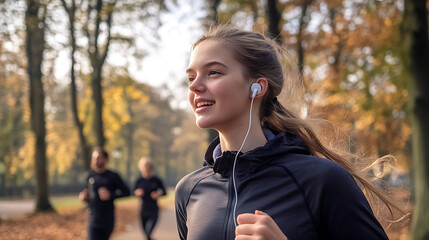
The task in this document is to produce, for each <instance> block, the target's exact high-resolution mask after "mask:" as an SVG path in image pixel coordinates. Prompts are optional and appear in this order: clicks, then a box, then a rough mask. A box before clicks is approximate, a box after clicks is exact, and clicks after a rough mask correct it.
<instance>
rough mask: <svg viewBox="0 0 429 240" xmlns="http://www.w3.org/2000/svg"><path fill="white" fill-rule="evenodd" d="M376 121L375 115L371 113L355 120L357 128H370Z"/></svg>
mask: <svg viewBox="0 0 429 240" xmlns="http://www.w3.org/2000/svg"><path fill="white" fill-rule="evenodd" d="M373 122H374V116H373V115H371V114H366V115H362V116H361V117H360V118H359V119H357V120H356V122H355V128H356V130H364V129H368V128H369V126H370V125H371V124H372V123H373Z"/></svg>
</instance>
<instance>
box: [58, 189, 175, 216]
mask: <svg viewBox="0 0 429 240" xmlns="http://www.w3.org/2000/svg"><path fill="white" fill-rule="evenodd" d="M51 203H52V205H53V207H54V208H55V209H56V210H57V211H63V210H73V209H79V208H83V207H85V203H83V202H81V201H80V200H79V197H78V194H76V195H67V196H56V197H51ZM115 203H116V204H118V205H137V204H139V203H140V199H139V198H138V197H136V196H133V195H132V196H131V197H126V198H119V199H117V200H115ZM158 204H159V205H160V206H161V207H167V206H171V205H172V204H174V189H168V190H167V196H163V197H161V198H159V200H158Z"/></svg>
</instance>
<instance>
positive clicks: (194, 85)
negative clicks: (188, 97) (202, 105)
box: [189, 76, 205, 92]
mask: <svg viewBox="0 0 429 240" xmlns="http://www.w3.org/2000/svg"><path fill="white" fill-rule="evenodd" d="M189 90H191V91H192V92H203V91H204V90H205V84H204V79H203V78H202V77H200V76H197V77H195V79H194V80H193V81H192V82H191V84H190V85H189Z"/></svg>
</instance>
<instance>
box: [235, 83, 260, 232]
mask: <svg viewBox="0 0 429 240" xmlns="http://www.w3.org/2000/svg"><path fill="white" fill-rule="evenodd" d="M250 91H251V92H252V102H251V103H250V111H249V112H250V113H249V128H248V129H247V133H246V136H245V137H244V140H243V142H242V143H241V147H240V149H239V150H238V151H237V154H235V158H234V165H233V167H232V184H233V186H234V195H235V201H234V207H233V211H232V212H233V218H234V225H235V227H237V220H236V215H237V214H236V210H237V203H238V192H237V183H236V181H235V168H236V165H237V157H238V154H239V153H240V151H241V149H242V148H243V146H244V143H245V142H246V139H247V136H248V135H249V132H250V127H251V126H252V108H253V100H254V99H255V97H256V95H257V94H258V93H260V92H261V91H262V87H261V85H260V84H259V83H256V82H255V83H253V84H252V85H251V86H250Z"/></svg>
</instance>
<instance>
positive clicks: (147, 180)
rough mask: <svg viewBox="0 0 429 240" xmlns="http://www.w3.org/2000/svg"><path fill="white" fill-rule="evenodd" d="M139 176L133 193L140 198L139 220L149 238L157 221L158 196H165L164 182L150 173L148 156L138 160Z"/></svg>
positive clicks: (148, 238) (150, 165) (149, 239)
mask: <svg viewBox="0 0 429 240" xmlns="http://www.w3.org/2000/svg"><path fill="white" fill-rule="evenodd" d="M139 169H140V172H141V177H140V178H139V179H137V181H136V183H135V186H134V194H135V195H136V196H138V197H140V198H141V207H140V220H141V224H142V229H143V232H144V233H145V236H146V239H147V240H151V234H152V231H153V229H154V228H155V225H156V223H157V221H158V213H159V207H158V198H159V197H161V196H165V195H166V194H167V192H166V191H165V187H164V184H163V183H162V181H161V179H160V178H158V177H157V176H154V175H152V169H153V166H152V162H151V161H150V159H149V158H148V157H144V158H142V159H140V161H139Z"/></svg>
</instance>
